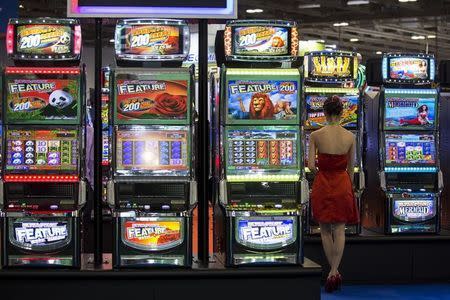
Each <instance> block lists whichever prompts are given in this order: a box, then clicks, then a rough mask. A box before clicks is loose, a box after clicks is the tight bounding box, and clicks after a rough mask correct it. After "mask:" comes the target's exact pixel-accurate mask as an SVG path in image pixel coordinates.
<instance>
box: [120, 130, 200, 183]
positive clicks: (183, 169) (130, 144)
mask: <svg viewBox="0 0 450 300" xmlns="http://www.w3.org/2000/svg"><path fill="white" fill-rule="evenodd" d="M188 147H189V129H188V127H177V128H166V129H151V128H148V127H144V128H142V127H140V128H133V129H118V130H117V132H116V169H117V172H118V173H122V172H127V171H128V172H131V173H140V172H142V173H155V174H161V175H165V174H166V173H169V172H175V173H179V174H182V173H185V174H187V172H188V171H189V156H188V155H191V154H190V153H188V152H189V150H188Z"/></svg>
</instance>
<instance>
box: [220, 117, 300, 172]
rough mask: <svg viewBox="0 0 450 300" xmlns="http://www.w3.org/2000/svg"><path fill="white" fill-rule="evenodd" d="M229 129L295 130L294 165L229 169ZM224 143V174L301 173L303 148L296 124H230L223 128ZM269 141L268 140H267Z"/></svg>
mask: <svg viewBox="0 0 450 300" xmlns="http://www.w3.org/2000/svg"><path fill="white" fill-rule="evenodd" d="M231 130H238V131H253V130H259V131H288V130H289V131H296V134H297V140H296V147H297V153H296V156H295V157H296V159H297V162H296V165H295V166H292V167H289V168H288V167H286V166H281V165H280V166H279V167H278V168H265V169H257V170H249V169H243V170H237V169H236V170H230V169H229V168H230V165H229V158H230V155H229V151H228V150H229V147H230V139H229V138H228V136H229V132H230V131H231ZM224 138H225V141H224V142H225V145H224V152H225V161H224V163H225V168H224V171H225V174H226V175H232V176H234V175H256V174H260V175H299V174H301V166H302V165H303V161H301V160H302V159H303V149H302V146H301V141H300V140H301V131H300V129H299V128H298V127H297V126H232V127H227V128H226V129H225V136H224ZM267 141H269V140H267Z"/></svg>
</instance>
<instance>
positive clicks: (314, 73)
mask: <svg viewBox="0 0 450 300" xmlns="http://www.w3.org/2000/svg"><path fill="white" fill-rule="evenodd" d="M308 57H309V58H308V61H307V62H308V77H319V78H321V77H323V78H327V77H332V78H338V79H339V78H340V79H345V78H353V77H354V72H355V59H356V57H354V56H351V55H330V54H328V55H327V54H323V53H320V54H316V53H311V54H309V55H308Z"/></svg>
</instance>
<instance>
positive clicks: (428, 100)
mask: <svg viewBox="0 0 450 300" xmlns="http://www.w3.org/2000/svg"><path fill="white" fill-rule="evenodd" d="M381 70H382V78H383V86H382V88H381V96H380V106H379V107H380V110H379V115H380V121H381V122H380V130H379V132H380V136H379V139H380V168H381V170H380V181H381V188H382V190H383V191H384V192H385V195H386V226H385V231H386V233H387V234H414V233H438V232H439V231H440V195H441V192H442V189H443V178H442V172H441V170H440V159H439V157H440V155H439V149H440V147H439V140H440V139H439V110H440V109H439V107H440V103H439V90H438V89H436V88H432V86H431V84H432V83H433V82H434V77H435V60H434V57H433V56H432V55H425V54H398V53H395V54H394V53H388V54H384V55H383V59H382V68H381Z"/></svg>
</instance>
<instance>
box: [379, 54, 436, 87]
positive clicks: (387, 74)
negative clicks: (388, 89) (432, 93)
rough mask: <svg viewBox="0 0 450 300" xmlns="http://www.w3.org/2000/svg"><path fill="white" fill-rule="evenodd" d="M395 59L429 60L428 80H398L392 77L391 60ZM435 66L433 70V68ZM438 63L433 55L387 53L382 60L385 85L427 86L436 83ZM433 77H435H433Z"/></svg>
mask: <svg viewBox="0 0 450 300" xmlns="http://www.w3.org/2000/svg"><path fill="white" fill-rule="evenodd" d="M393 58H394V59H395V58H418V59H426V60H427V72H428V77H427V78H426V79H412V80H411V79H397V78H391V77H390V63H391V59H393ZM432 65H433V68H432ZM435 68H436V61H435V58H434V55H431V54H414V53H387V54H385V55H384V56H383V60H382V73H383V76H382V77H383V82H385V83H404V84H408V83H409V84H419V83H421V84H426V83H431V82H434V81H435V77H436V70H435ZM432 75H433V76H432Z"/></svg>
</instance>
